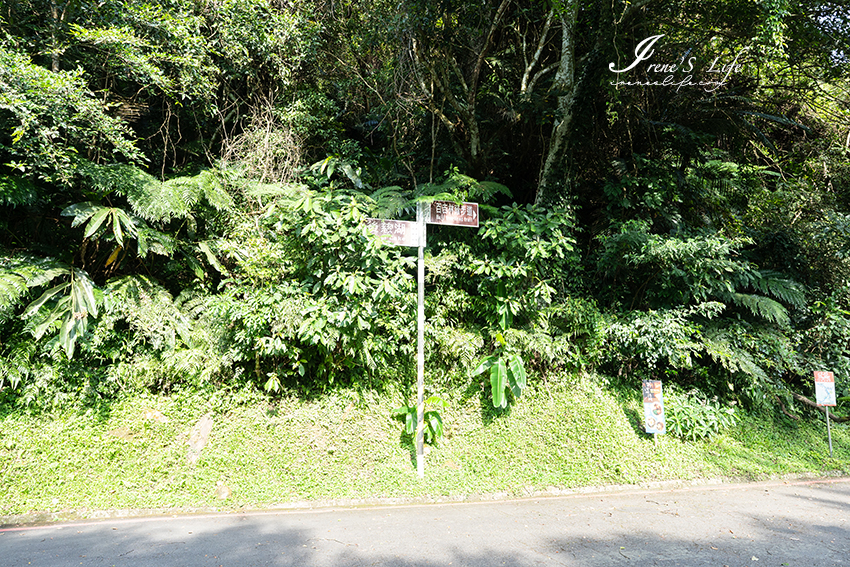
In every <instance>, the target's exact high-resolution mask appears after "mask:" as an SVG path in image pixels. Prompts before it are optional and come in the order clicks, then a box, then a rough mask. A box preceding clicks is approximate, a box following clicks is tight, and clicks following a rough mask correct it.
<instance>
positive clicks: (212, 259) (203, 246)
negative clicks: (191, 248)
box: [198, 242, 227, 274]
mask: <svg viewBox="0 0 850 567" xmlns="http://www.w3.org/2000/svg"><path fill="white" fill-rule="evenodd" d="M198 249H200V251H201V252H203V253H204V256H206V257H207V261H208V262H209V263H210V265H211V266H212V267H213V268H215V269H216V271H218V273H220V274H227V270H226V269H225V268H224V266H222V265H221V264H220V263H219V261H218V258H216V256H215V254H213V251H212V249H211V248H210V246H209V244H207V243H206V242H198Z"/></svg>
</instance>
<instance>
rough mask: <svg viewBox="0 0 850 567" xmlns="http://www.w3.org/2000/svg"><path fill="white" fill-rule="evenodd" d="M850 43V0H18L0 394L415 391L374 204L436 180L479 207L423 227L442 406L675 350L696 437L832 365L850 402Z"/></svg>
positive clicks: (24, 409) (631, 387)
mask: <svg viewBox="0 0 850 567" xmlns="http://www.w3.org/2000/svg"><path fill="white" fill-rule="evenodd" d="M636 59H637V60H636ZM848 70H850V9H848V8H847V7H846V5H845V3H844V2H842V1H839V0H765V1H763V2H752V1H749V0H712V1H710V2H692V1H689V0H640V1H635V2H620V1H615V2H613V3H605V2H595V1H592V0H558V1H552V2H524V1H521V0H500V1H499V2H495V1H489V0H488V1H485V2H468V1H466V0H441V1H436V2H435V1H433V0H427V1H420V0H404V1H403V2H401V4H399V3H397V2H393V3H388V2H381V1H378V2H369V3H368V4H367V3H362V2H359V1H357V0H350V1H348V0H346V1H343V2H324V1H321V0H317V1H313V0H303V1H302V0H294V1H291V2H283V1H277V0H275V1H271V0H219V1H215V2H205V3H202V2H194V1H190V0H151V1H144V2H142V1H137V0H105V1H99V2H89V1H88V0H66V1H57V0H51V1H50V2H47V1H42V0H3V2H2V3H0V408H2V410H3V412H5V413H6V414H7V415H17V414H26V413H28V414H36V413H39V412H44V411H48V412H50V411H58V412H67V411H80V412H85V411H86V410H87V409H92V408H101V407H103V404H110V403H119V402H120V400H121V399H123V398H125V397H133V396H139V395H142V394H144V393H147V394H151V395H168V394H174V395H184V396H185V395H187V393H191V392H198V393H202V394H203V395H205V396H207V395H212V394H211V393H215V395H226V393H227V392H232V391H236V390H239V391H242V390H244V389H246V388H247V389H254V390H256V391H257V392H259V393H261V394H262V396H264V397H265V399H267V400H270V403H272V402H274V401H275V400H281V399H290V397H292V396H295V397H297V398H301V399H303V400H305V401H311V402H313V401H316V400H321V399H322V398H323V396H331V397H333V396H335V395H337V394H336V393H335V392H338V391H343V390H342V389H348V388H351V389H354V390H355V391H358V392H360V393H361V395H373V394H374V395H375V396H379V397H380V396H383V395H385V394H386V392H387V391H391V392H396V391H397V390H396V388H400V390H398V391H401V392H402V397H403V399H399V400H394V401H393V404H394V405H392V406H388V407H385V408H381V410H380V411H381V412H383V415H386V416H388V419H389V416H390V414H391V412H392V410H393V408H394V407H398V406H399V405H401V408H402V410H403V411H401V412H400V415H401V416H402V419H404V415H409V410H410V408H411V403H412V395H413V392H412V391H411V385H412V383H413V381H414V380H415V364H414V352H415V305H416V297H415V251H414V250H413V249H406V248H399V247H391V246H388V245H386V244H385V243H383V242H381V241H380V240H377V239H375V238H374V237H373V236H372V235H371V234H370V233H369V231H368V230H367V229H366V228H365V224H364V222H363V221H364V219H365V218H367V217H378V218H399V219H412V218H413V217H414V215H415V204H416V203H417V202H421V201H428V200H429V199H433V198H435V197H436V198H441V199H450V200H455V201H464V200H465V201H476V202H479V203H481V207H482V215H481V216H482V221H481V226H480V228H479V229H478V230H474V229H469V228H455V227H437V226H432V227H430V228H429V233H428V247H427V251H426V255H427V258H426V262H427V282H426V283H427V292H426V299H427V304H426V316H427V320H428V326H427V329H426V338H427V367H428V368H429V382H428V388H429V390H430V391H429V395H432V394H433V395H442V397H443V399H445V400H446V401H447V402H448V403H449V408H451V407H452V404H458V403H460V399H458V398H459V397H462V395H463V394H462V393H463V392H478V391H482V392H484V394H483V395H485V396H491V397H490V398H488V399H489V403H490V404H491V405H495V406H497V407H498V409H497V410H493V412H492V415H491V414H490V413H488V414H487V415H488V416H490V417H487V418H486V419H495V420H496V421H498V420H499V419H503V420H504V423H506V424H508V423H510V424H515V421H512V419H513V417H512V414H511V408H512V405H516V406H518V407H519V406H524V405H526V404H528V405H530V406H533V405H534V404H537V403H540V400H539V399H538V398H534V397H532V398H530V399H529V400H528V401H526V397H525V396H523V398H522V400H521V401H520V400H518V399H517V398H516V396H518V395H519V394H520V393H521V392H522V389H523V388H525V387H527V388H529V389H531V390H534V389H535V388H538V387H539V386H540V384H542V383H547V384H550V383H551V384H554V385H557V386H558V387H562V386H564V387H566V385H567V384H569V378H568V377H569V376H571V375H576V374H584V373H593V374H598V375H601V376H607V378H605V379H604V380H603V382H604V383H605V391H606V392H609V395H615V394H616V393H618V392H619V393H621V394H622V395H625V393H626V392H634V391H635V390H636V388H637V387H638V386H639V384H640V380H641V379H649V378H654V379H663V380H665V388H666V387H669V388H670V392H671V397H670V400H671V416H672V417H671V419H673V422H672V423H671V431H673V432H674V433H676V434H678V435H679V436H681V437H683V438H689V439H697V438H702V437H710V436H711V435H713V434H717V433H719V432H721V431H722V430H723V429H724V428H728V427H729V426H731V425H733V424H735V423H736V421H739V422H740V420H746V419H749V418H748V417H747V413H748V412H749V413H754V414H755V413H759V412H762V413H763V414H764V415H773V414H776V415H782V414H784V415H785V416H793V418H798V417H799V416H801V415H802V416H809V417H811V416H813V415H814V414H813V413H812V412H813V411H814V410H812V409H811V408H809V406H808V405H807V402H808V401H809V400H808V398H811V397H812V390H813V382H812V371H814V370H832V371H834V372H835V375H836V386H837V388H838V392H839V398H840V403H839V407H838V408H837V410H836V413H837V414H838V415H839V416H840V415H844V414H846V413H847V411H846V410H847V403H848V401H850V381H848V376H850V374H849V373H850V342H848V341H850V287H849V286H850V279H849V278H850V160H848V157H850V137H848V136H850V134H848V132H850V90H848V86H850V85H848V80H847V79H848ZM668 77H669V78H668ZM491 380H492V381H493V382H492V385H491ZM526 383H527V384H526ZM485 386H486V388H485ZM491 386H492V387H491ZM252 399H253V398H252ZM381 399H387V398H381ZM435 399H436V398H435ZM405 408H406V409H405ZM742 410H743V411H742ZM97 411H100V410H97ZM443 411H444V414H443V416H444V418H443V420H442V421H441V422H439V424H440V426H441V427H445V428H450V427H452V426H451V424H450V423H449V420H448V418H446V415H448V413H450V411H451V410H450V409H445V410H443ZM523 411H525V410H523ZM764 412H766V413H764ZM771 412H773V413H771ZM432 415H436V416H437V417H439V414H432ZM793 418H792V417H788V419H793ZM329 419H330V417H329ZM435 419H436V418H435ZM482 419H484V418H482ZM432 423H433V424H434V429H433V430H432V434H433V435H432V437H437V436H438V433H439V431H437V430H436V429H437V424H438V422H437V421H434V422H432ZM397 425H398V427H399V430H401V428H403V427H405V424H402V423H398V424H397ZM516 427H521V426H520V425H516ZM476 431H477V430H476ZM474 434H475V435H479V433H478V432H476V433H474ZM482 435H483V434H482ZM478 442H480V439H479V441H478ZM0 449H2V448H0ZM561 481H563V482H565V483H567V484H569V482H567V481H565V480H563V479H561ZM547 482H548V481H547ZM552 482H558V480H557V479H555V480H552Z"/></svg>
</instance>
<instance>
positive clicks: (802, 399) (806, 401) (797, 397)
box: [791, 392, 850, 423]
mask: <svg viewBox="0 0 850 567" xmlns="http://www.w3.org/2000/svg"><path fill="white" fill-rule="evenodd" d="M791 396H792V397H793V398H794V399H795V400H797V401H798V402H803V403H804V404H806V405H807V406H809V407H811V408H815V409H816V410H821V409H824V406H819V405H817V404H816V403H815V402H813V401H812V400H810V399H809V398H807V397H806V396H802V395H800V394H797V393H796V392H791ZM826 414H827V415H828V416H829V419H831V420H832V421H834V422H836V423H844V422H847V421H850V416H846V415H845V416H841V415H835V414H834V413H830V411H829V410H828V409H827V410H826Z"/></svg>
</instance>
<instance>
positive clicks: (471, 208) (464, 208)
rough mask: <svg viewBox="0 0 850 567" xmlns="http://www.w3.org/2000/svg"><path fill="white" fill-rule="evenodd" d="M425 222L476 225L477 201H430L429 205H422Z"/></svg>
mask: <svg viewBox="0 0 850 567" xmlns="http://www.w3.org/2000/svg"><path fill="white" fill-rule="evenodd" d="M422 208H423V209H424V213H425V222H427V223H429V224H449V225H453V226H471V227H477V226H478V203H459V204H458V203H454V202H452V201H432V202H431V203H430V206H427V205H424V206H423V207H422Z"/></svg>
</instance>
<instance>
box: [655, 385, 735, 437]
mask: <svg viewBox="0 0 850 567" xmlns="http://www.w3.org/2000/svg"><path fill="white" fill-rule="evenodd" d="M664 414H665V417H666V418H667V432H668V433H670V434H671V435H676V436H677V437H681V438H682V439H690V440H692V441H695V440H697V439H705V438H707V437H711V436H712V435H714V434H716V433H719V432H720V431H721V430H723V429H725V428H727V427H733V426H734V425H735V423H736V422H737V416H736V414H735V408H734V407H733V406H731V405H723V404H721V403H720V401H718V399H717V397H713V398H708V397H707V396H706V395H705V394H703V393H702V392H700V391H699V390H697V389H693V390H690V391H688V392H686V393H680V392H678V391H677V390H676V389H675V388H668V389H667V391H666V392H665V394H664Z"/></svg>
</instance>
